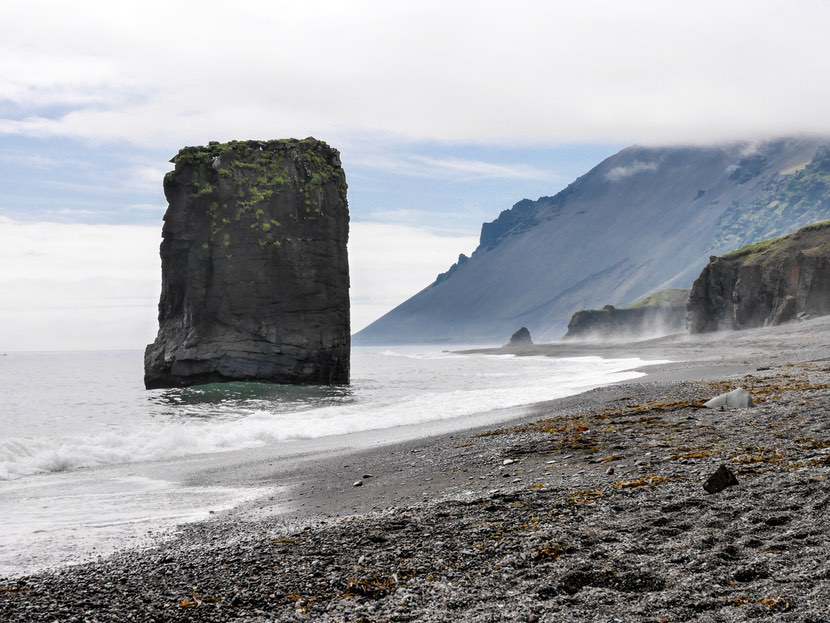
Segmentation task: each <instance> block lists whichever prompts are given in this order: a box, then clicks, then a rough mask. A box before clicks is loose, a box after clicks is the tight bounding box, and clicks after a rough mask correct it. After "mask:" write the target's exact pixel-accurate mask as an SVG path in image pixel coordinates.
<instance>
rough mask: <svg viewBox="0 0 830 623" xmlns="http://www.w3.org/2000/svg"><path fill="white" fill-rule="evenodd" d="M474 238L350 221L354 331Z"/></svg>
mask: <svg viewBox="0 0 830 623" xmlns="http://www.w3.org/2000/svg"><path fill="white" fill-rule="evenodd" d="M477 244H478V238H477V237H476V236H472V235H465V234H460V233H455V234H441V233H436V232H434V231H429V230H426V229H421V228H417V227H411V226H408V225H394V224H388V223H365V222H363V223H361V222H356V223H352V225H351V235H350V240H349V264H350V274H351V281H352V290H351V297H352V331H353V332H356V331H359V330H360V329H362V328H363V327H365V326H366V325H368V324H369V323H370V322H372V321H373V320H376V319H377V318H378V317H380V316H381V315H383V314H385V313H386V312H388V311H389V310H391V309H392V308H394V307H396V306H397V305H399V304H400V303H402V302H403V301H405V300H406V299H408V298H409V297H410V296H412V295H413V294H415V293H417V292H419V291H420V290H422V289H423V288H424V287H425V286H427V285H428V284H430V283H431V282H432V281H433V280H434V279H435V277H436V276H437V275H438V273H441V272H444V271H446V270H447V269H448V268H449V267H450V266H451V265H452V264H453V262H455V261H456V260H457V259H458V254H459V253H468V254H469V253H470V251H472V250H473V249H474V248H475V246H476V245H477Z"/></svg>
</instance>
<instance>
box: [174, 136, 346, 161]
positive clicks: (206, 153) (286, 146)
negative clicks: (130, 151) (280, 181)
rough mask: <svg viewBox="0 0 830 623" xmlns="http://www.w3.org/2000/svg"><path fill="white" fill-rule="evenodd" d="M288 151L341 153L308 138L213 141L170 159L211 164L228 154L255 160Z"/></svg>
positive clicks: (184, 150) (181, 152)
mask: <svg viewBox="0 0 830 623" xmlns="http://www.w3.org/2000/svg"><path fill="white" fill-rule="evenodd" d="M288 151H298V152H306V153H308V152H316V153H321V154H322V153H326V155H328V156H337V157H339V152H338V151H337V150H336V149H334V148H333V147H331V146H329V145H328V143H326V142H325V141H320V140H318V139H316V138H314V137H307V138H304V139H296V138H284V139H274V140H269V141H256V140H247V141H228V142H226V143H220V142H218V141H211V142H210V143H208V144H207V145H199V146H191V147H183V148H181V149H180V150H179V153H177V154H176V155H175V156H173V158H171V159H170V162H172V163H174V164H185V163H210V162H212V161H213V159H214V158H216V157H217V156H223V155H228V154H233V155H239V156H245V157H246V158H251V157H253V158H255V157H256V156H257V155H258V154H269V153H273V152H288Z"/></svg>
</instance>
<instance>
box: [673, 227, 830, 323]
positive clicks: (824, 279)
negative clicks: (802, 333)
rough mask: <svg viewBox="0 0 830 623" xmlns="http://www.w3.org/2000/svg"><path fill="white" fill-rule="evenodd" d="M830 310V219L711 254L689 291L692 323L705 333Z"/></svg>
mask: <svg viewBox="0 0 830 623" xmlns="http://www.w3.org/2000/svg"><path fill="white" fill-rule="evenodd" d="M826 314H830V221H825V222H822V223H817V224H815V225H811V226H808V227H805V228H803V229H800V230H799V231H797V232H796V233H794V234H790V235H789V236H784V237H783V238H777V239H774V240H767V241H763V242H758V243H756V244H751V245H749V246H746V247H743V248H741V249H738V250H737V251H733V252H732V253H729V254H727V255H724V256H722V257H712V258H711V260H710V261H709V264H708V265H707V266H706V268H704V269H703V272H702V273H701V275H700V277H698V279H697V281H695V283H694V286H693V287H692V291H691V294H690V295H689V329H690V331H691V332H692V333H705V332H708V331H717V330H722V329H748V328H752V327H761V326H767V325H777V324H781V323H782V322H787V321H789V320H795V319H797V318H806V317H809V316H822V315H826Z"/></svg>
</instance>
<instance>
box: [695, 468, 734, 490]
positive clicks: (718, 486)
mask: <svg viewBox="0 0 830 623" xmlns="http://www.w3.org/2000/svg"><path fill="white" fill-rule="evenodd" d="M737 484H738V479H737V478H735V474H733V473H732V472H731V471H730V470H729V468H728V467H726V465H721V466H720V467H718V469H717V470H716V471H715V473H714V474H712V475H711V476H709V478H707V479H706V482H704V483H703V488H704V489H706V493H720V492H721V491H723V490H724V489H726V488H727V487H734V486H736V485H737Z"/></svg>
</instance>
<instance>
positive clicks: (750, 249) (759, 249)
mask: <svg viewBox="0 0 830 623" xmlns="http://www.w3.org/2000/svg"><path fill="white" fill-rule="evenodd" d="M825 230H826V231H827V234H828V236H827V239H826V240H824V241H820V245H819V246H821V247H826V248H827V250H828V251H830V221H820V222H818V223H813V224H812V225H807V226H806V227H802V228H801V229H799V230H798V231H796V232H793V233H792V234H789V235H787V236H782V237H781V238H770V239H768V240H761V241H759V242H755V243H753V244H748V245H746V246H744V247H741V248H740V249H736V250H734V251H731V252H730V253H727V254H725V255H722V256H721V259H725V260H735V259H743V260H749V261H751V260H756V259H761V258H762V257H775V256H777V255H778V254H779V253H781V252H784V251H786V250H788V249H790V248H791V247H793V246H794V245H795V244H796V243H797V242H798V241H801V240H802V239H803V235H804V234H808V233H813V232H822V231H825ZM810 238H811V239H812V238H813V236H811V237H810ZM811 242H812V240H811Z"/></svg>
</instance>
